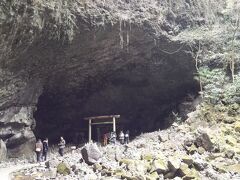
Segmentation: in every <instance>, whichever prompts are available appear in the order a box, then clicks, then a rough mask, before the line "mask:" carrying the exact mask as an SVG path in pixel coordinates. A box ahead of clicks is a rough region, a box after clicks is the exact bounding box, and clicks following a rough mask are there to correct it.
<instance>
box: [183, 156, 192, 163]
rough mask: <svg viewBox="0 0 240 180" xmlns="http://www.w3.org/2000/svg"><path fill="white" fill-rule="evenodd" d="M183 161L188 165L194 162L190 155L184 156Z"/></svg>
mask: <svg viewBox="0 0 240 180" xmlns="http://www.w3.org/2000/svg"><path fill="white" fill-rule="evenodd" d="M182 161H183V162H184V163H185V164H187V165H188V166H191V165H192V164H193V159H192V158H191V157H190V156H188V155H185V156H183V157H182Z"/></svg>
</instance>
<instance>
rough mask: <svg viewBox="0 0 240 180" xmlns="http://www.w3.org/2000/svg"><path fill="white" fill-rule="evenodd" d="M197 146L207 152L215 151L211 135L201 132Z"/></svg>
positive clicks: (196, 141)
mask: <svg viewBox="0 0 240 180" xmlns="http://www.w3.org/2000/svg"><path fill="white" fill-rule="evenodd" d="M195 144H196V145H197V146H198V147H203V148H204V149H205V150H206V151H212V150H213V149H214V146H213V142H212V141H211V139H210V137H209V134H208V133H206V132H201V134H200V135H199V136H198V137H197V138H196V140H195Z"/></svg>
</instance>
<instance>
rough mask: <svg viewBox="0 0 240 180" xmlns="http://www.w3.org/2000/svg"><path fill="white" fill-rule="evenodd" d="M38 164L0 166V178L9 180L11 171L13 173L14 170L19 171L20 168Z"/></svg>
mask: <svg viewBox="0 0 240 180" xmlns="http://www.w3.org/2000/svg"><path fill="white" fill-rule="evenodd" d="M38 165H39V164H22V165H16V166H10V167H7V168H1V169H0V177H1V180H10V179H11V177H10V175H11V173H13V172H15V171H19V170H21V169H26V168H30V167H34V166H38Z"/></svg>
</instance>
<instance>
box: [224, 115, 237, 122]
mask: <svg viewBox="0 0 240 180" xmlns="http://www.w3.org/2000/svg"><path fill="white" fill-rule="evenodd" d="M235 121H236V119H235V118H234V117H230V116H227V117H226V118H225V119H224V120H223V122H225V123H226V124H232V123H234V122H235Z"/></svg>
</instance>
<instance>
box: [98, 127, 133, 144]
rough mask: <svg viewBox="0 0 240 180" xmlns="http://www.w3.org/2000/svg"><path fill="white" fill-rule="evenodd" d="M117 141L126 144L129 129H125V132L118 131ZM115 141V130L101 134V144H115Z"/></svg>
mask: <svg viewBox="0 0 240 180" xmlns="http://www.w3.org/2000/svg"><path fill="white" fill-rule="evenodd" d="M118 138H119V141H120V143H121V144H128V143H129V131H128V130H127V131H126V132H125V133H124V132H123V131H120V133H119V137H118ZM116 141H117V134H116V132H110V133H106V134H104V135H103V146H106V145H107V144H109V143H110V144H116Z"/></svg>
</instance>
